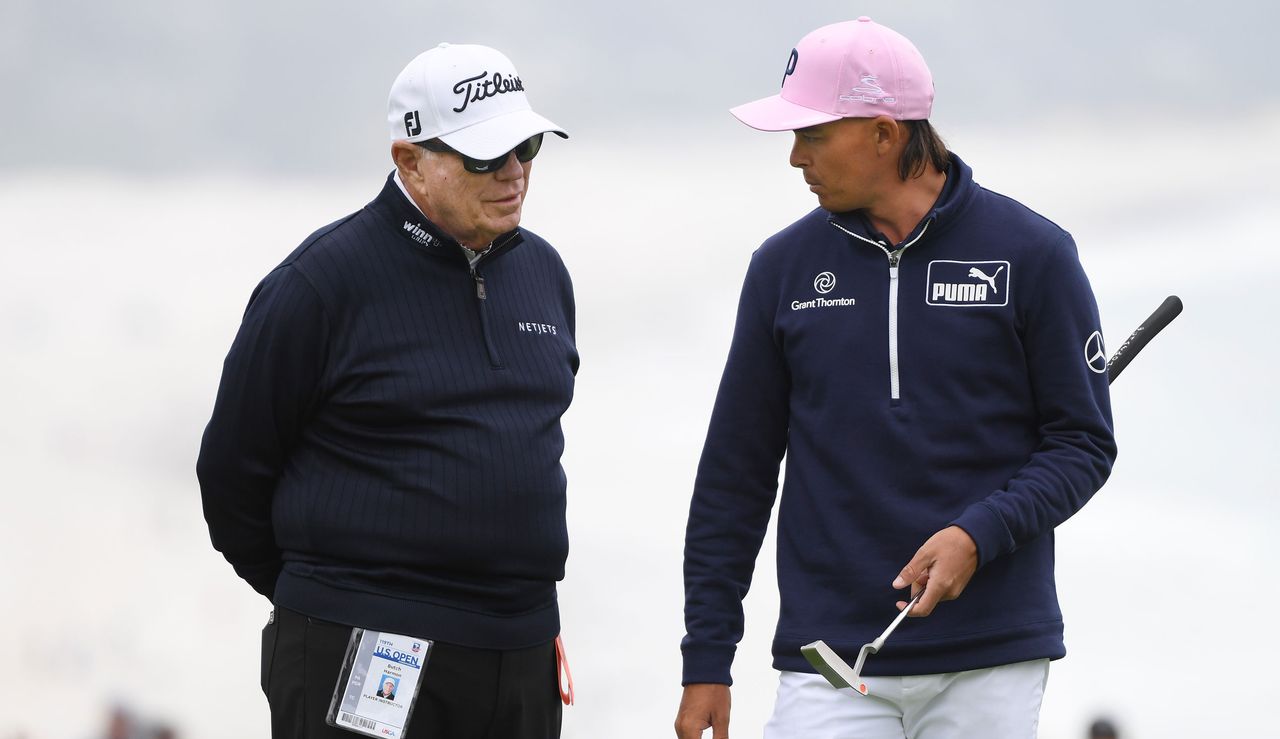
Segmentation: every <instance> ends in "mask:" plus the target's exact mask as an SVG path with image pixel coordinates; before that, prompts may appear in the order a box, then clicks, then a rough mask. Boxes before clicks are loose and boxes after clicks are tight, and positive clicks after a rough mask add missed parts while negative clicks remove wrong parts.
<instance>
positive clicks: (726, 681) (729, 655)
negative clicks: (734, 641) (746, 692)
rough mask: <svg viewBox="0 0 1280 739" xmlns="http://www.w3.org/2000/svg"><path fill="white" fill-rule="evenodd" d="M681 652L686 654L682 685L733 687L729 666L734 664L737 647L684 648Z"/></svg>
mask: <svg viewBox="0 0 1280 739" xmlns="http://www.w3.org/2000/svg"><path fill="white" fill-rule="evenodd" d="M680 651H681V652H682V653H683V654H684V672H683V673H682V675H681V679H680V684H681V685H691V684H693V683H720V684H722V685H733V678H731V677H730V676H729V666H730V665H732V664H733V653H734V651H735V647H733V646H728V647H719V646H682V647H681V648H680Z"/></svg>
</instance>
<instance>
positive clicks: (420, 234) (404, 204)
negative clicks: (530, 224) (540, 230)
mask: <svg viewBox="0 0 1280 739" xmlns="http://www.w3.org/2000/svg"><path fill="white" fill-rule="evenodd" d="M366 207H367V208H369V209H370V210H372V211H374V212H376V213H378V214H379V215H381V216H382V217H383V219H384V220H385V221H386V222H387V223H388V224H389V225H390V226H391V228H392V230H394V231H395V232H396V233H398V234H399V235H400V236H401V237H402V238H404V239H405V240H406V241H408V242H409V243H411V244H413V245H414V246H416V247H419V248H421V249H422V250H423V251H425V252H427V253H428V254H431V255H433V256H436V257H440V258H443V259H450V260H454V261H457V262H458V263H460V264H463V265H466V263H467V259H466V255H465V254H464V253H463V251H462V250H463V249H465V248H466V247H464V246H463V245H462V244H459V243H458V241H457V240H456V239H454V238H453V237H452V236H449V235H448V234H446V233H445V232H444V230H443V229H441V228H440V227H439V226H437V225H436V224H435V223H433V222H432V221H431V219H429V218H427V216H426V215H425V214H424V213H423V212H422V210H421V209H419V208H418V205H417V203H415V202H413V201H412V200H411V199H410V198H409V196H408V195H407V194H406V193H405V191H404V190H403V189H402V186H401V185H400V183H399V182H397V181H396V173H395V172H394V171H392V172H391V174H389V175H387V181H386V184H384V185H383V187H382V192H380V193H378V196H377V197H376V198H374V199H373V202H371V203H369V205H367V206H366ZM522 241H524V234H523V232H522V231H521V230H520V229H519V228H515V229H512V230H511V231H508V232H507V233H504V234H502V235H501V236H499V237H498V238H496V239H494V240H493V244H492V246H490V247H489V249H488V253H486V254H485V255H484V256H483V257H481V259H480V260H479V261H477V263H476V264H477V265H478V264H479V263H480V262H484V261H489V260H492V259H493V258H494V257H496V256H497V255H498V254H499V253H500V252H503V251H507V250H510V249H512V248H514V247H516V246H517V245H519V244H520V243H521V242H522ZM471 266H472V268H474V267H475V266H476V265H471Z"/></svg>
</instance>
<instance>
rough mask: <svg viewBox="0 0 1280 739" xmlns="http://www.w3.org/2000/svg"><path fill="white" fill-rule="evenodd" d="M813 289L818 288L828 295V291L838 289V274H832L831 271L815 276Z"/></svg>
mask: <svg viewBox="0 0 1280 739" xmlns="http://www.w3.org/2000/svg"><path fill="white" fill-rule="evenodd" d="M813 289H814V290H817V291H818V292H820V293H822V294H823V295H826V294H827V293H829V292H831V291H832V290H834V289H836V276H835V275H833V274H831V273H830V272H823V273H822V274H820V275H818V276H817V277H815V278H813Z"/></svg>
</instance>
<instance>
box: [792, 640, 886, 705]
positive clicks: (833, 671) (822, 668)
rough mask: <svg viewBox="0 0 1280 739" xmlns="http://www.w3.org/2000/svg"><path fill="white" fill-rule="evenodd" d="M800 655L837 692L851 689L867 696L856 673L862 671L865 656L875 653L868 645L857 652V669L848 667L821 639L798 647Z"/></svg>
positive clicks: (864, 685)
mask: <svg viewBox="0 0 1280 739" xmlns="http://www.w3.org/2000/svg"><path fill="white" fill-rule="evenodd" d="M800 653H801V654H803V655H804V658H805V659H807V660H809V664H811V665H813V669H815V670H817V671H818V674H820V675H822V676H823V677H825V678H826V679H827V682H829V683H831V687H833V688H836V689H837V690H839V689H841V688H852V689H853V690H854V691H855V692H857V693H859V694H861V695H866V694H867V684H866V682H864V681H863V680H862V679H861V677H860V676H859V674H858V673H860V672H861V671H862V669H861V668H862V663H863V661H864V660H866V658H867V654H868V653H871V654H874V653H875V650H874V649H873V648H871V645H870V644H866V645H863V647H862V650H861V651H859V652H858V669H854V668H852V667H850V666H849V663H848V662H845V661H844V660H842V659H840V655H838V654H836V653H835V650H833V649H832V648H831V647H829V646H827V643H826V642H824V641H822V640H821V639H819V640H818V641H816V642H813V643H811V644H806V645H804V646H803V647H800Z"/></svg>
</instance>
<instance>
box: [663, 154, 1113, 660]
mask: <svg viewBox="0 0 1280 739" xmlns="http://www.w3.org/2000/svg"><path fill="white" fill-rule="evenodd" d="M1097 331H1099V319H1098V311H1097V307H1096V304H1095V302H1094V298H1093V293H1092V290H1091V289H1090V287H1089V283H1088V280H1087V279H1086V278H1085V275H1084V272H1083V270H1082V269H1081V266H1080V263H1079V259H1078V257H1077V254H1076V248H1075V244H1074V242H1073V241H1072V239H1071V237H1070V235H1069V234H1067V233H1066V232H1065V231H1063V230H1062V229H1060V228H1058V227H1057V226H1056V225H1054V224H1053V223H1050V222H1049V221H1047V220H1045V219H1044V218H1042V217H1040V216H1038V215H1036V214H1035V213H1033V212H1031V211H1030V210H1028V209H1027V208H1025V207H1024V206H1022V205H1020V204H1018V203H1016V202H1014V201H1013V200H1010V199H1009V198H1006V197H1003V196H1001V195H998V194H996V193H993V192H991V191H989V190H986V189H983V188H982V187H980V186H978V185H977V184H975V183H974V182H973V180H972V173H971V171H970V169H969V168H968V166H966V165H965V164H964V163H963V162H962V161H960V160H959V158H957V157H954V156H953V158H952V163H951V166H950V167H949V169H948V177H947V182H946V184H945V186H944V188H943V191H942V193H941V194H940V196H939V198H938V201H937V202H936V203H935V205H934V207H933V208H932V209H931V210H930V211H929V213H928V214H927V215H926V217H925V218H924V219H923V220H922V221H921V223H920V224H919V225H917V227H916V229H915V230H914V231H913V232H912V233H911V234H910V235H909V236H908V237H907V238H906V239H905V240H904V241H903V242H902V243H901V244H896V245H894V244H888V243H885V242H884V237H883V236H882V235H880V234H879V233H877V232H875V231H874V229H873V228H872V227H871V226H870V224H869V221H868V220H867V219H866V217H865V215H863V214H861V213H859V212H853V213H846V214H838V215H833V214H831V213H828V212H826V211H824V210H821V209H818V210H814V211H813V212H811V213H809V214H808V215H807V216H805V217H804V218H801V219H800V220H799V221H797V222H795V223H794V224H792V225H791V226H789V227H787V228H786V229H785V230H783V231H782V232H780V233H778V234H776V235H775V236H773V237H772V238H770V239H769V240H768V241H766V242H765V243H764V244H763V245H762V246H761V247H760V249H759V250H757V251H756V252H755V254H754V256H753V257H752V260H751V265H750V267H749V269H748V272H747V276H746V280H745V283H744V285H743V288H742V296H741V299H740V302H739V306H738V317H737V324H736V327H735V330H734V336H733V343H732V347H731V349H730V351H729V357H728V361H727V364H726V366H725V371H724V376H723V379H722V381H721V384H720V390H719V394H718V396H717V398H716V404H715V408H714V411H713V414H712V418H711V424H710V429H709V431H708V433H707V441H706V446H705V448H704V450H703V453H702V460H701V463H700V465H699V468H698V475H697V480H696V483H695V488H694V494H693V500H692V504H691V507H690V512H689V524H688V530H687V538H686V545H685V593H686V595H685V621H686V627H687V635H686V637H685V639H684V642H683V644H682V651H683V654H684V682H685V684H688V683H697V682H713V683H729V682H731V681H730V675H729V667H730V663H731V662H732V660H733V654H734V650H735V648H736V644H737V642H738V641H739V640H740V639H741V637H742V630H743V616H742V598H743V596H744V595H745V594H746V592H747V589H748V587H749V586H750V583H751V575H752V571H753V568H754V564H755V558H756V555H757V553H758V552H759V550H760V545H761V541H762V539H763V537H764V533H765V527H766V524H767V523H768V520H769V516H770V510H771V508H772V506H773V503H774V499H775V495H776V491H777V484H778V469H779V464H780V461H781V459H782V458H783V455H784V453H785V455H786V474H785V484H784V487H783V491H782V501H781V503H780V506H779V512H778V553H777V557H778V584H779V589H780V595H781V609H780V614H779V619H778V626H777V631H776V633H775V638H774V642H773V655H774V661H773V664H774V667H776V668H777V669H780V670H792V671H801V672H813V669H812V668H811V667H810V666H809V664H808V663H807V662H806V661H805V659H804V658H803V656H802V655H801V653H800V647H801V646H802V645H804V644H807V643H809V642H811V641H813V640H815V639H823V640H825V641H826V642H827V643H828V644H829V645H830V646H831V647H832V648H833V649H835V650H836V651H837V653H839V654H841V655H842V656H843V657H844V658H845V659H846V660H848V661H849V662H850V663H852V662H853V661H854V658H855V657H856V655H857V652H858V649H859V647H860V646H861V645H862V644H864V643H867V642H870V641H871V640H873V639H874V638H875V637H876V636H878V635H879V633H880V632H881V631H882V630H883V629H884V628H885V627H886V626H887V625H888V624H889V622H890V621H891V620H892V619H893V617H894V616H895V615H896V614H897V610H896V608H895V607H894V603H895V602H896V601H897V600H899V599H900V598H901V597H902V591H896V590H894V589H893V588H892V587H891V583H892V581H893V579H894V577H895V576H896V575H897V574H898V571H899V570H900V569H901V568H902V567H903V566H904V565H905V564H907V562H909V561H910V560H911V557H912V556H913V555H914V554H915V552H916V550H917V549H918V548H919V547H920V546H921V545H922V544H923V543H924V542H925V541H926V540H927V539H928V538H929V537H930V536H932V535H933V534H934V533H935V532H937V531H939V530H940V529H942V528H945V527H946V526H948V525H951V524H955V525H958V526H960V527H962V528H963V529H964V530H965V531H967V532H968V533H969V534H970V536H972V538H973V540H974V541H975V542H976V544H977V546H978V557H979V569H978V571H977V573H976V574H975V576H974V577H973V579H972V580H971V581H970V583H969V586H968V588H967V589H966V590H965V592H964V593H963V594H962V595H961V596H960V598H959V599H958V600H955V601H951V602H946V603H943V604H941V605H940V606H939V607H938V608H937V609H936V610H935V611H934V613H933V614H932V615H930V616H929V617H928V618H924V619H912V620H908V621H907V622H906V623H905V624H904V625H903V626H902V627H901V628H899V629H898V631H896V632H895V633H894V635H893V638H892V639H891V640H890V641H889V643H888V644H886V646H885V648H884V649H883V650H881V652H880V653H879V654H878V655H877V656H876V657H875V658H873V659H871V660H868V662H867V665H866V667H865V670H864V672H865V673H866V674H868V675H913V674H932V673H943V672H953V671H959V670H967V669H976V668H981V667H990V666H994V665H1000V664H1008V663H1013V662H1018V661H1022V660H1029V659H1038V658H1045V657H1048V658H1058V657H1061V656H1063V655H1064V654H1065V649H1064V646H1063V641H1062V615H1061V611H1060V610H1059V608H1058V602H1057V595H1056V591H1055V587H1054V579H1053V556H1054V552H1053V528H1054V527H1055V526H1057V525H1058V524H1060V523H1062V522H1063V521H1064V520H1066V519H1067V518H1068V517H1069V516H1071V515H1072V514H1073V513H1075V512H1076V511H1077V510H1079V509H1080V507H1081V506H1083V505H1084V504H1085V502H1086V501H1087V500H1088V499H1089V498H1090V497H1091V496H1092V495H1093V493H1094V492H1095V491H1097V489H1098V488H1099V487H1101V486H1102V484H1103V482H1104V481H1105V480H1106V478H1107V475H1108V474H1109V472H1110V469H1111V465H1112V463H1113V461H1114V459H1115V453H1116V447H1115V442H1114V439H1113V436H1112V431H1111V411H1110V399H1109V395H1108V388H1107V376H1106V367H1105V357H1102V359H1101V360H1099V358H1098V355H1100V354H1101V347H1100V341H1101V335H1100V334H1098V335H1097V336H1096V337H1095V336H1094V332H1097Z"/></svg>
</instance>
